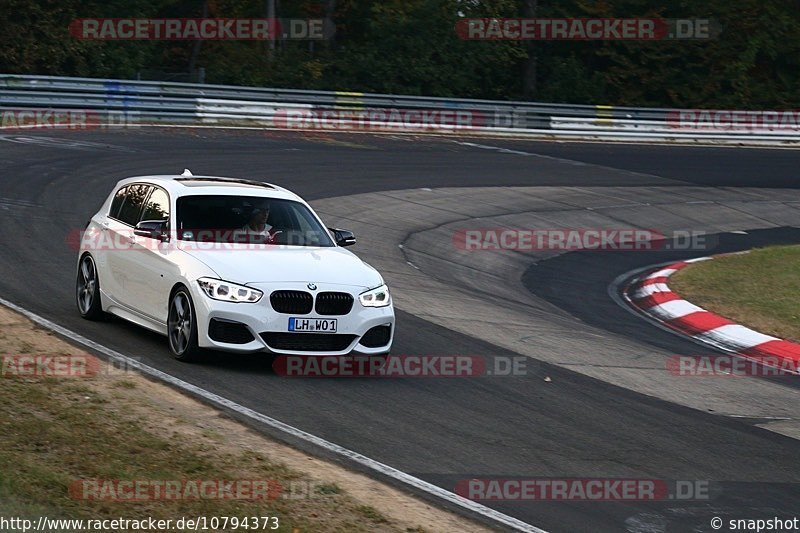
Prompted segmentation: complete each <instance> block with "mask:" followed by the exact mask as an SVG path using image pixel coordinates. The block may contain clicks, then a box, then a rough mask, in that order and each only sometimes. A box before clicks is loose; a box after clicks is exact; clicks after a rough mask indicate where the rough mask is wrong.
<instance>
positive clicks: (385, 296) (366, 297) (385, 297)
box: [358, 285, 392, 307]
mask: <svg viewBox="0 0 800 533" xmlns="http://www.w3.org/2000/svg"><path fill="white" fill-rule="evenodd" d="M358 301H359V302H361V305H363V306H364V307H386V306H387V305H389V304H390V303H391V301H392V298H391V297H390V296H389V287H387V286H386V285H381V286H380V287H376V288H374V289H370V290H368V291H367V292H362V293H361V294H359V295H358Z"/></svg>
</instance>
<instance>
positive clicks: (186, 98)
mask: <svg viewBox="0 0 800 533" xmlns="http://www.w3.org/2000/svg"><path fill="white" fill-rule="evenodd" d="M46 109H59V110H82V111H87V112H89V111H91V112H94V113H97V114H98V115H100V116H102V114H103V113H107V114H114V113H116V114H119V113H124V114H126V115H127V116H129V117H131V118H133V119H134V120H127V121H110V122H114V123H117V124H121V123H127V124H129V123H131V122H133V121H136V122H140V123H155V124H177V125H186V124H197V125H236V126H254V127H264V128H286V129H298V130H306V129H323V130H347V131H353V130H355V131H358V130H370V131H395V132H417V133H450V132H457V133H459V134H470V135H498V136H517V137H536V138H542V137H544V138H566V139H589V140H595V139H596V140H620V141H627V142H634V141H640V142H642V141H643V142H707V143H724V144H756V145H757V144H767V145H786V146H792V145H795V144H797V143H798V142H800V128H797V127H795V128H792V127H786V126H785V125H783V126H781V127H777V126H776V127H772V128H769V127H763V126H762V127H758V128H755V127H749V128H748V127H745V126H744V125H742V124H737V125H735V126H736V127H733V128H713V127H712V128H692V127H685V126H683V125H681V124H678V123H676V121H675V117H679V116H680V113H681V110H677V109H657V108H631V107H612V106H596V105H569V104H547V103H536V102H501V101H492V100H466V99H452V98H431V97H419V96H399V95H386V94H369V93H353V92H333V91H302V90H293V89H269V88H259V87H236V86H228V85H201V84H191V83H173V82H152V81H135V80H106V79H93V78H64V77H53V76H22V75H9V74H0V112H7V111H9V110H15V111H19V110H46ZM0 126H6V127H8V125H7V124H2V125H0ZM12 126H13V127H18V128H23V127H25V126H24V125H22V124H13V125H12Z"/></svg>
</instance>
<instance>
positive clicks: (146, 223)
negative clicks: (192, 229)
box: [133, 220, 169, 242]
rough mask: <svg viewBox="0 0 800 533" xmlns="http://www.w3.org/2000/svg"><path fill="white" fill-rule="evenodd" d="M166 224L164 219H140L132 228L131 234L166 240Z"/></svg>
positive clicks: (167, 238)
mask: <svg viewBox="0 0 800 533" xmlns="http://www.w3.org/2000/svg"><path fill="white" fill-rule="evenodd" d="M167 224H168V222H167V221H166V220H142V221H141V222H139V223H138V224H136V227H135V228H133V234H134V235H138V236H140V237H148V238H150V239H158V240H159V241H161V242H166V241H168V240H169V235H168V234H167Z"/></svg>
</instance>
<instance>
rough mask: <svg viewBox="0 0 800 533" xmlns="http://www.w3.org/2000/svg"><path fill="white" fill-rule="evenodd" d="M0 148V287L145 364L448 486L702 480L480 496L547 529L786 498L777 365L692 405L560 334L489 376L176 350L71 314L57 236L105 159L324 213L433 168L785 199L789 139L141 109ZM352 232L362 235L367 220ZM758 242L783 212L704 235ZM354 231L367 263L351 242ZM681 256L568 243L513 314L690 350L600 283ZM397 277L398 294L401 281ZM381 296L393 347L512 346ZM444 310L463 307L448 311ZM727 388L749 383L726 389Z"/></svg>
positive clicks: (786, 391)
mask: <svg viewBox="0 0 800 533" xmlns="http://www.w3.org/2000/svg"><path fill="white" fill-rule="evenodd" d="M0 162H2V165H3V168H5V171H4V175H3V178H2V181H1V182H0V227H1V228H2V240H0V297H2V298H5V299H8V300H10V301H12V302H14V303H16V304H18V305H21V306H23V307H25V308H26V309H29V310H30V311H33V312H34V313H37V314H40V315H42V316H44V317H46V318H48V319H50V320H52V321H54V322H56V323H58V324H60V325H62V326H64V327H66V328H69V329H71V330H73V331H75V332H78V333H80V334H81V335H83V336H85V337H88V338H90V339H92V340H94V341H96V342H99V343H101V344H103V345H105V346H107V347H109V348H112V349H114V350H117V351H119V352H122V353H124V354H126V355H129V356H131V357H135V358H138V359H139V360H141V361H142V362H143V363H146V364H148V365H151V366H154V367H156V368H158V369H161V370H163V371H165V372H168V373H170V374H173V375H175V376H177V377H179V378H181V379H183V380H185V381H188V382H190V383H193V384H196V385H198V386H201V387H203V388H206V389H208V390H210V391H212V392H214V393H216V394H219V395H222V396H225V397H227V398H230V399H231V400H233V401H235V402H237V403H240V404H242V405H245V406H247V407H250V408H252V409H255V410H257V411H259V412H261V413H264V414H267V415H269V416H271V417H273V418H276V419H278V420H281V421H283V422H286V423H288V424H291V425H293V426H295V427H297V428H300V429H302V430H304V431H307V432H309V433H313V434H314V435H318V436H320V437H322V438H324V439H326V440H329V441H332V442H334V443H336V444H339V445H342V446H345V447H347V448H349V449H351V450H355V451H357V452H360V453H362V454H364V455H367V456H369V457H371V458H373V459H376V460H378V461H381V462H383V463H386V464H388V465H390V466H393V467H395V468H398V469H400V470H403V471H404V472H407V473H409V474H412V475H414V476H417V477H420V478H422V479H425V480H427V481H430V482H432V483H435V484H437V485H440V486H442V487H444V488H446V489H448V490H453V489H454V487H455V486H456V484H457V483H458V482H459V481H461V480H466V479H471V478H510V477H529V478H532V477H537V478H542V477H545V478H605V477H614V478H644V479H656V480H694V481H697V480H700V481H708V482H709V484H710V487H711V489H712V498H711V499H710V500H690V501H675V500H666V501H658V502H643V501H625V502H530V501H528V502H515V501H507V502H483V503H485V504H486V505H488V506H490V507H492V508H495V509H497V510H500V511H502V512H504V513H507V514H510V515H512V516H514V517H516V518H518V519H520V520H523V521H525V522H528V523H530V524H533V525H535V526H537V527H540V528H543V529H545V530H548V531H565V532H566V531H635V532H644V531H647V532H659V531H664V532H666V531H712V529H711V527H710V524H709V521H710V519H711V517H713V516H720V517H723V518H770V517H773V516H782V517H791V516H792V515H793V513H796V514H800V513H798V511H800V504H798V503H797V502H800V484H798V483H800V462H798V460H797V458H798V456H800V442H798V441H797V440H796V439H794V438H791V437H790V436H788V435H790V434H792V432H791V431H789V430H785V431H784V430H780V429H775V428H772V429H773V430H768V429H765V428H764V427H761V426H763V425H764V423H765V421H767V420H768V419H769V417H768V416H766V415H765V414H764V413H767V412H772V411H771V410H770V409H773V408H774V410H776V412H777V411H780V410H781V409H782V408H783V406H784V405H785V404H787V403H791V402H784V399H785V398H790V399H791V398H794V400H795V402H794V403H798V402H797V401H796V400H797V399H798V389H797V387H795V386H794V384H793V383H784V382H778V381H776V382H775V383H771V382H770V383H766V384H762V383H761V382H762V381H764V380H757V379H752V380H749V379H748V380H740V382H739V383H738V384H737V385H736V387H737V390H744V389H746V388H747V387H748V383H749V382H752V383H753V387H766V388H763V389H759V390H764V391H767V392H764V393H763V394H762V393H760V394H762V395H761V396H759V398H764V397H766V396H765V395H767V394H768V393H769V394H773V396H770V398H772V401H771V402H767V401H764V402H761V403H762V404H763V405H761V406H760V407H763V408H764V411H763V412H762V413H761V414H760V415H759V416H753V417H748V416H744V417H736V416H728V415H733V414H735V413H724V415H721V414H718V412H709V410H705V412H704V410H702V409H698V408H690V407H688V406H687V405H695V404H694V403H692V402H693V401H694V400H693V399H691V398H689V399H686V401H685V402H683V401H666V400H665V399H663V398H662V397H661V396H660V395H659V394H657V393H655V392H653V393H643V392H642V390H644V389H645V388H646V387H648V386H649V385H646V384H645V385H642V388H639V387H638V386H636V387H635V386H633V385H631V386H628V385H627V384H626V383H627V382H626V383H622V382H615V381H614V380H613V379H610V378H609V379H605V378H603V376H601V375H595V374H592V373H591V372H590V371H589V370H586V371H583V370H581V371H578V370H573V369H571V368H569V366H568V365H566V366H565V365H562V364H560V363H559V361H560V360H561V359H562V357H561V356H562V355H564V356H566V355H567V354H566V353H565V354H558V353H554V352H557V351H558V350H557V348H554V349H548V355H545V354H544V352H542V357H540V358H537V357H533V358H532V359H531V364H530V365H529V368H530V372H528V374H527V375H524V376H517V377H504V378H490V377H484V378H475V379H417V380H412V379H329V380H324V379H287V378H281V377H279V376H276V375H275V374H274V373H273V371H272V369H271V368H270V365H269V363H268V362H266V360H265V359H263V358H259V357H232V356H229V355H225V354H219V355H217V354H215V355H212V356H210V357H208V359H207V360H206V361H205V362H203V363H202V364H194V365H188V364H182V363H178V362H176V361H174V360H173V359H172V358H171V356H170V355H169V352H168V350H167V348H166V340H165V339H164V338H162V337H159V336H158V335H155V334H152V333H149V332H146V331H145V330H142V329H140V328H137V327H135V326H132V325H128V324H126V323H124V322H122V321H120V320H111V321H109V322H106V323H91V322H87V321H84V320H82V319H81V318H80V317H79V316H78V313H77V310H76V309H75V303H74V283H75V281H74V277H75V261H76V251H75V249H73V247H72V246H71V245H70V244H69V242H68V240H69V239H68V236H69V235H70V234H71V232H74V231H75V230H80V229H82V228H83V227H84V225H85V222H86V220H87V218H88V217H89V216H90V215H91V214H92V213H93V212H94V211H95V210H96V209H97V208H98V206H99V205H100V204H101V202H102V201H103V200H104V198H105V197H106V195H107V194H108V193H109V192H110V190H111V187H112V185H113V184H114V183H115V182H116V181H117V180H118V179H120V178H123V177H128V176H134V175H145V174H160V173H171V172H175V173H179V172H180V171H182V170H183V169H184V168H186V167H188V168H190V169H191V170H192V171H193V172H194V173H195V174H208V175H227V176H237V177H243V178H251V179H259V180H264V181H271V182H275V183H278V184H280V185H283V186H286V187H288V188H290V189H292V190H294V191H295V192H297V193H299V194H300V195H302V196H304V197H305V198H306V199H307V200H310V201H312V203H313V204H315V206H316V205H318V203H319V205H322V206H323V207H322V208H321V209H320V210H321V212H322V213H326V212H330V209H331V208H332V207H335V203H336V202H335V201H333V200H330V199H332V198H336V197H350V196H353V195H365V197H370V198H372V196H369V195H371V194H373V193H380V192H382V191H408V190H414V189H421V188H430V189H443V188H451V187H493V188H494V187H498V188H499V187H524V188H541V190H542V191H543V194H544V191H545V190H547V191H551V190H552V189H553V188H573V187H575V188H587V187H588V188H592V190H593V191H597V190H599V188H609V190H611V188H614V190H621V189H623V188H624V189H625V190H627V191H628V192H629V194H630V195H631V196H635V195H636V194H638V193H637V191H638V190H642V191H652V190H654V189H653V188H657V189H658V190H659V191H662V190H663V191H667V192H668V191H670V190H672V191H674V192H673V193H671V194H672V196H673V197H678V198H680V197H682V196H683V195H684V191H685V190H687V189H686V188H692V190H695V188H697V189H699V188H702V190H703V191H705V192H704V194H710V195H716V194H719V195H729V194H733V195H735V194H738V189H739V188H747V190H748V191H752V190H753V189H761V188H763V189H772V190H773V192H774V189H785V190H786V193H785V194H787V195H790V196H792V198H791V200H792V201H794V200H800V196H799V195H800V193H798V192H797V191H795V190H794V189H800V186H798V184H799V183H800V181H798V179H797V169H798V168H800V153H798V152H796V151H788V150H766V149H734V148H711V147H706V148H701V147H681V146H635V145H624V144H618V145H604V144H581V143H545V142H530V141H512V140H508V141H500V140H495V139H493V140H476V139H448V138H422V137H418V138H411V137H399V136H398V137H395V136H372V135H356V134H351V135H336V136H332V135H323V134H312V135H303V134H300V133H279V132H262V131H243V130H236V131H221V130H182V129H146V128H142V129H139V130H127V131H116V132H115V131H106V132H102V131H98V132H81V133H75V132H67V131H63V132H52V131H50V132H33V133H18V132H13V133H9V132H5V133H2V134H0ZM642 194H644V192H643V193H642ZM776 194H777V193H776ZM765 201H766V200H765ZM787 201H789V200H787ZM368 207H370V206H366V205H365V206H364V208H365V211H366V210H367V208H368ZM355 208H357V206H355ZM465 208H466V209H469V206H465ZM324 216H325V215H324V214H323V217H324ZM743 224H746V222H744V223H743ZM658 225H659V221H658V220H653V227H658ZM786 225H787V226H788V225H790V224H786ZM796 225H799V226H800V224H796ZM366 227H369V225H368V224H367V225H366ZM742 229H752V228H748V227H744V228H742ZM366 231H369V230H366ZM362 235H363V234H359V233H357V237H359V238H361V237H362ZM363 236H364V237H365V239H364V240H363V241H362V243H368V242H369V241H370V235H369V234H366V235H363ZM373 238H374V236H373ZM772 242H794V243H800V231H798V230H795V229H792V228H787V227H776V226H775V225H774V224H773V227H771V228H765V229H760V230H759V231H755V232H751V233H749V234H748V235H740V236H736V235H728V234H720V237H719V245H718V248H717V249H715V250H714V252H715V253H716V252H719V251H732V250H738V249H746V248H749V247H751V246H754V245H763V244H768V243H772ZM353 250H354V251H355V252H356V253H358V254H359V255H361V256H362V257H364V258H365V259H368V260H370V262H372V258H371V257H370V249H369V248H368V247H367V246H366V245H365V244H362V245H361V246H359V245H356V247H355V248H354V249H353ZM409 253H411V252H409ZM690 255H691V254H682V255H681V254H679V253H677V252H675V253H674V256H671V255H670V254H663V253H662V254H660V255H658V254H653V255H648V254H641V253H639V254H633V253H627V254H626V253H606V254H602V253H597V254H588V253H571V254H564V255H558V256H554V257H551V258H546V259H543V260H542V261H541V262H539V263H538V264H537V265H536V267H535V268H534V267H533V266H531V269H530V270H529V271H528V272H527V273H526V274H525V275H524V277H522V282H523V283H524V285H525V286H526V287H527V288H528V289H529V291H530V294H528V295H526V297H527V298H530V299H531V301H536V302H539V303H540V305H541V309H549V311H547V314H546V316H545V314H542V317H543V318H540V317H539V315H531V318H530V325H531V328H533V329H536V331H540V332H541V333H537V334H541V335H542V338H543V340H544V338H545V337H546V336H547V331H550V336H549V337H546V338H547V341H548V343H549V346H557V345H558V343H557V340H558V338H559V337H558V336H559V335H562V334H561V333H559V334H558V335H556V334H555V333H553V331H556V330H552V331H551V330H549V329H548V328H550V323H549V322H548V320H553V321H556V320H557V321H558V323H559V325H560V327H565V328H571V329H573V330H574V331H575V332H576V335H577V334H578V333H579V332H585V331H589V329H591V330H592V331H598V332H600V333H597V334H598V335H599V336H602V342H600V343H598V344H597V348H596V350H595V353H592V354H591V357H592V358H603V357H606V356H607V357H608V358H612V357H616V356H617V354H615V353H613V352H614V350H613V348H610V347H611V346H614V345H616V344H626V345H631V346H635V347H636V349H637V350H640V351H641V352H642V354H643V356H644V354H648V355H649V356H650V357H659V358H660V357H663V354H669V353H672V354H689V353H699V352H700V351H701V350H702V349H701V348H698V347H697V346H696V345H694V344H692V343H689V342H688V341H685V340H682V339H680V338H679V337H677V336H674V335H671V334H668V333H666V332H664V331H662V330H660V329H658V328H656V327H655V326H652V325H650V324H648V323H647V322H645V321H643V320H642V319H640V318H638V317H636V316H634V315H633V314H632V313H629V312H627V311H625V310H623V309H621V308H620V307H619V306H618V305H617V304H616V303H615V302H614V301H613V300H612V299H611V298H610V297H609V296H608V294H607V291H608V286H609V284H610V283H612V281H614V279H615V278H616V277H617V276H620V275H621V274H624V273H625V272H628V271H631V270H633V269H636V268H641V267H644V266H647V265H651V264H655V263H660V262H665V261H669V260H671V259H673V258H678V259H682V258H687V257H689V256H690ZM694 255H703V254H702V253H696V254H694ZM409 257H411V256H409ZM420 259H422V258H420ZM384 260H385V258H384ZM442 265H443V263H433V262H431V263H430V264H427V263H422V264H421V265H420V268H421V271H420V272H421V273H420V274H419V275H428V273H429V274H430V275H431V276H432V277H436V276H438V278H439V279H441V278H442V277H444V276H446V272H442V271H440V270H437V269H442V268H444V267H443V266H442ZM376 266H378V265H377V264H376ZM396 267H397V269H400V268H405V267H406V265H405V264H399V265H397V266H396ZM379 268H380V267H379ZM512 281H513V282H514V283H517V282H519V281H520V280H519V279H515V280H509V283H511V282H512ZM460 290H461V291H462V293H466V292H468V291H469V290H470V289H469V288H468V287H467V286H463V287H461V289H460ZM487 290H490V289H487ZM396 296H397V298H398V299H399V300H402V298H403V294H402V290H401V289H400V290H399V292H398V293H397V295H396ZM478 297H481V296H480V295H478ZM551 308H552V309H551ZM399 309H400V310H399V311H398V332H397V337H396V340H395V347H394V350H393V352H394V353H397V354H442V355H449V354H480V355H483V356H486V357H494V356H498V355H514V354H515V353H517V352H515V351H514V350H511V349H509V348H507V347H502V346H499V345H498V344H496V343H490V342H486V341H485V340H481V339H478V338H474V337H471V336H469V335H467V334H465V333H464V332H460V331H458V330H457V328H455V329H454V328H448V327H444V326H443V325H441V324H442V323H444V322H441V321H437V320H434V319H432V318H431V317H428V316H426V315H425V313H423V312H417V311H414V308H413V302H410V301H409V302H408V303H407V304H406V305H404V306H399ZM412 311H413V312H412ZM459 312H460V313H464V314H465V315H475V314H480V313H481V312H482V309H480V308H462V309H458V310H456V311H454V313H456V314H458V313H459ZM522 312H524V309H523V311H522ZM457 318H458V317H451V319H452V320H456V319H457ZM545 330H547V331H545ZM554 339H555V340H554ZM564 340H565V342H566V341H567V340H568V339H567V337H566V336H564ZM554 343H555V344H554ZM569 355H570V356H571V357H573V358H575V359H581V357H582V356H583V355H584V354H582V353H571V354H569ZM586 356H587V357H588V353H587V354H586ZM605 371H606V372H609V371H608V369H605ZM545 376H547V377H549V378H551V381H550V382H545V381H544V377H545ZM593 376H595V377H593ZM620 379H622V378H620ZM621 385H622V386H621ZM680 386H681V387H685V388H687V389H686V390H689V393H687V394H689V395H691V394H690V393H691V392H692V391H693V392H694V394H695V396H696V397H697V398H702V397H703V396H704V395H707V394H708V393H707V391H706V390H705V389H704V387H706V386H707V383H705V382H703V381H697V382H693V383H689V384H688V385H687V384H685V383H681V384H680ZM653 387H654V388H653V390H656V387H655V385H654V386H653ZM665 394H666V393H665ZM746 400H747V395H746V393H743V394H741V395H739V396H737V397H736V398H735V401H736V402H739V403H743V402H745V401H746ZM709 401H711V400H709ZM713 401H716V402H717V403H718V404H725V403H726V401H727V400H726V397H724V396H720V397H717V398H714V399H713ZM731 401H732V402H733V401H734V399H731ZM782 402H783V403H782ZM695 407H696V406H695ZM787 409H788V408H787ZM792 409H794V408H793V407H792ZM781 412H782V411H781ZM783 418H787V419H789V418H791V416H786V417H783ZM275 436H276V437H278V438H283V439H284V440H289V441H291V439H286V438H285V437H284V436H281V435H275ZM295 444H297V445H298V446H301V447H305V445H304V444H302V443H299V442H295ZM306 449H308V448H306ZM312 451H315V452H317V453H320V452H319V451H317V450H312Z"/></svg>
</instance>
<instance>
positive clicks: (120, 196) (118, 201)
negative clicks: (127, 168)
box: [108, 186, 128, 218]
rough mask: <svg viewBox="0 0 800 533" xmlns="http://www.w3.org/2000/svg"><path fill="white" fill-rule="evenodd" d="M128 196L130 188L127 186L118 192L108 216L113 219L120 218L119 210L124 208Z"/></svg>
mask: <svg viewBox="0 0 800 533" xmlns="http://www.w3.org/2000/svg"><path fill="white" fill-rule="evenodd" d="M126 194H128V187H127V186H125V187H123V188H121V189H120V190H118V191H117V194H115V195H114V199H113V200H111V209H109V210H108V216H110V217H111V218H119V208H120V207H122V202H123V200H125V195H126Z"/></svg>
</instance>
